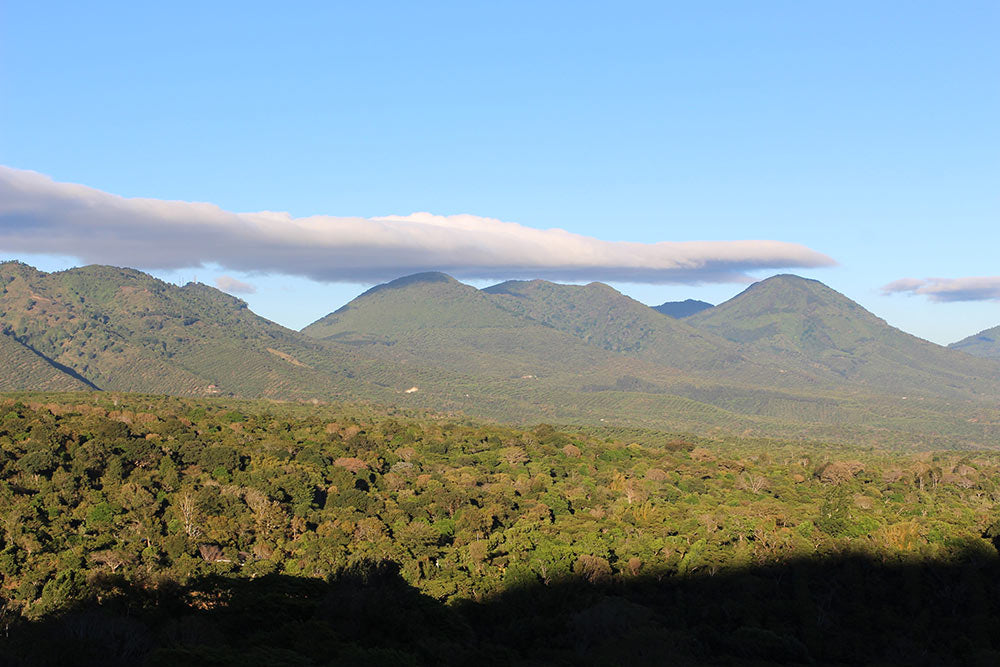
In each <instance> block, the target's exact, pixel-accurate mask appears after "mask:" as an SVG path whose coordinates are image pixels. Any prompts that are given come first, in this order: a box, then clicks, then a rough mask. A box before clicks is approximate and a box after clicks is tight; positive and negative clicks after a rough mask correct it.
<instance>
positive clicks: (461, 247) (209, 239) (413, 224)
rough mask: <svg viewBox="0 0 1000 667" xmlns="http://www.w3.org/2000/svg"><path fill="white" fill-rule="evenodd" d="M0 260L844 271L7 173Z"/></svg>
mask: <svg viewBox="0 0 1000 667" xmlns="http://www.w3.org/2000/svg"><path fill="white" fill-rule="evenodd" d="M611 223H615V224H617V221H609V228H613V227H614V224H611ZM0 250H2V251H5V252H15V253H16V252H23V253H50V254H59V255H68V256H71V257H76V258H78V259H80V260H81V261H83V262H88V263H90V262H93V263H105V264H117V265H127V266H134V267H138V268H145V269H179V268H188V267H197V266H204V265H206V264H216V265H219V266H221V267H223V268H224V269H228V270H231V271H241V272H264V273H282V274H288V275H298V276H305V277H308V278H311V279H314V280H319V281H324V282H377V281H382V280H387V279H391V278H396V277H399V276H402V275H406V274H408V273H417V272H420V271H429V270H437V271H445V272H447V273H450V274H452V275H454V276H455V277H458V278H470V279H474V278H483V279H507V278H526V277H527V278H549V279H553V280H607V281H622V282H640V283H701V282H750V281H751V280H752V278H751V277H750V276H749V275H747V272H749V271H754V270H765V269H786V268H795V267H820V266H831V265H833V264H835V262H834V261H833V260H832V259H831V258H830V257H827V256H826V255H824V254H821V253H819V252H816V251H815V250H812V249H810V248H807V247H805V246H802V245H799V244H795V243H785V242H782V241H766V240H752V241H693V242H669V241H665V242H660V243H631V242H616V241H603V240H600V239H596V238H592V237H588V236H581V235H579V234H573V233H570V232H567V231H564V230H561V229H545V230H542V229H534V228H531V227H525V226H523V225H520V224H517V223H513V222H503V221H500V220H495V219H492V218H481V217H477V216H473V215H452V216H439V215H432V214H430V213H414V214H412V215H406V216H396V215H390V216H385V217H377V218H349V217H332V216H312V217H306V218H293V217H292V216H291V215H289V214H287V213H275V212H271V211H261V212H258V213H232V212H229V211H225V210H223V209H221V208H219V207H218V206H215V205H213V204H206V203H193V202H183V201H165V200H159V199H126V198H124V197H119V196H117V195H113V194H109V193H106V192H102V191H100V190H95V189H93V188H89V187H85V186H82V185H75V184H70V183H58V182H55V181H53V180H52V179H50V178H49V177H47V176H44V175H42V174H39V173H36V172H32V171H24V170H18V169H13V168H10V167H2V166H0Z"/></svg>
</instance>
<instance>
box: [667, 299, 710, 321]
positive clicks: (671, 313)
mask: <svg viewBox="0 0 1000 667" xmlns="http://www.w3.org/2000/svg"><path fill="white" fill-rule="evenodd" d="M712 307H713V306H712V304H710V303H708V302H706V301H698V300H697V299H684V300H683V301H667V302H666V303H661V304H660V305H659V306H653V310H655V311H656V312H658V313H662V314H663V315H666V316H668V317H673V318H675V319H682V318H684V317H690V316H691V315H694V314H695V313H700V312H701V311H703V310H708V309H709V308H712Z"/></svg>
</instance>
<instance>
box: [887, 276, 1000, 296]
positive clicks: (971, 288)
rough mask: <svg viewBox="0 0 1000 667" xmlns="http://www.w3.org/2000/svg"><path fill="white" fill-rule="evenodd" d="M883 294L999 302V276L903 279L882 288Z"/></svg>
mask: <svg viewBox="0 0 1000 667" xmlns="http://www.w3.org/2000/svg"><path fill="white" fill-rule="evenodd" d="M882 293H883V294H897V293H908V294H920V295H922V296H926V297H927V298H928V299H930V300H931V301H938V302H947V301H1000V276H971V277H967V278H925V279H923V280H921V279H919V278H903V279H901V280H894V281H893V282H891V283H889V284H888V285H885V286H883V287H882Z"/></svg>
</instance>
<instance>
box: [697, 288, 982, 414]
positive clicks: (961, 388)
mask: <svg viewBox="0 0 1000 667" xmlns="http://www.w3.org/2000/svg"><path fill="white" fill-rule="evenodd" d="M684 321H685V322H687V323H689V324H690V325H691V326H693V327H695V328H697V329H700V330H703V331H707V332H711V333H714V334H717V335H719V336H721V337H723V338H726V339H727V340H730V341H732V342H734V343H739V344H741V345H743V346H744V347H745V348H747V349H755V350H758V351H760V352H764V353H769V354H776V355H779V356H780V357H781V358H782V359H783V360H784V363H785V364H786V366H787V368H789V369H790V370H791V369H796V368H800V369H811V370H812V371H813V372H814V373H817V374H819V376H820V377H821V378H823V379H824V381H831V380H833V381H837V382H845V381H846V382H848V383H852V384H853V385H854V386H859V387H865V388H867V389H868V390H869V391H888V392H892V393H894V394H897V395H903V396H912V395H914V394H916V395H919V396H930V395H934V396H938V397H949V398H973V399H977V398H979V399H981V398H983V397H984V396H996V394H997V386H998V382H1000V364H997V363H995V362H992V361H982V360H977V359H972V358H970V357H967V356H965V355H959V354H955V353H954V352H953V351H951V350H948V349H947V348H944V347H941V346H940V345H935V344H933V343H930V342H928V341H925V340H922V339H919V338H917V337H915V336H911V335H910V334H907V333H905V332H903V331H900V330H899V329H896V328H895V327H891V326H889V325H888V324H886V322H885V321H884V320H882V319H880V318H878V317H876V316H875V315H873V314H872V313H870V312H868V311H867V310H865V309H864V308H862V307H861V306H860V305H858V304H857V303H855V302H853V301H851V300H850V299H848V298H847V297H845V296H844V295H842V294H840V293H839V292H836V291H834V290H832V289H830V288H829V287H827V286H826V285H824V284H823V283H821V282H819V281H816V280H807V279H805V278H800V277H798V276H790V275H782V276H775V277H773V278H768V279H767V280H762V281H760V282H758V283H754V284H753V285H751V286H750V287H748V288H747V289H746V290H745V291H744V292H742V293H741V294H739V295H737V296H735V297H733V298H732V299H730V300H729V301H726V302H725V303H721V304H719V305H718V306H715V307H714V308H712V309H710V310H706V311H703V312H701V313H698V314H696V315H692V316H691V317H689V318H686V319H685V320H684Z"/></svg>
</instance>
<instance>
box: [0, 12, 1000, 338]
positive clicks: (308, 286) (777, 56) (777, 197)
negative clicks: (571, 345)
mask: <svg viewBox="0 0 1000 667" xmlns="http://www.w3.org/2000/svg"><path fill="white" fill-rule="evenodd" d="M997 35H1000V3H998V2H996V1H995V0H989V1H986V2H943V1H942V2H914V1H908V2H871V1H870V0H869V1H865V2H836V3H833V2H828V3H819V2H698V3H666V2H649V3H638V2H615V3H610V2H608V3H586V2H548V3H538V2H531V3H528V2H504V3H470V2H455V3H441V2H424V3H414V2H399V3H386V2H322V3H307V2H292V3H273V2H269V3H260V4H257V3H252V2H245V1H244V2H239V3H235V2H234V3H227V2H208V3H204V2H199V3H188V2H170V3H141V2H139V3H137V2H127V3H126V2H121V3H111V2H92V3H71V2H60V3H50V2H13V1H11V0H7V1H3V0H0V165H5V166H7V167H12V168H14V169H17V170H32V171H35V172H39V173H41V174H44V175H45V176H47V177H50V178H51V179H53V180H54V181H56V182H68V183H79V184H82V185H86V186H88V187H90V188H95V189H97V190H100V191H103V192H107V193H112V194H114V195H121V196H124V197H143V198H153V199H162V200H179V201H187V202H210V203H212V204H215V205H217V206H219V207H221V209H223V210H225V211H235V212H255V211H265V210H266V211H281V212H287V213H289V214H290V216H291V217H293V218H301V217H306V216H315V215H327V216H341V217H348V218H373V217H383V216H393V215H398V216H406V215H408V214H411V213H414V212H423V211H426V212H430V213H433V214H435V215H440V216H450V215H457V214H470V215H474V216H481V217H484V218H496V219H499V220H503V221H508V222H516V223H520V225H523V226H524V227H526V228H534V229H540V230H544V229H550V228H561V229H564V230H567V231H569V232H573V233H575V234H578V235H582V236H585V237H593V238H595V239H600V240H603V241H631V242H638V243H644V244H649V243H655V242H660V241H740V240H754V239H767V240H775V241H782V242H788V243H795V244H802V245H803V246H806V247H807V248H809V249H811V250H813V251H816V252H817V253H822V254H824V255H826V256H828V257H831V258H833V259H834V260H835V261H836V262H837V265H836V266H832V267H823V266H814V267H813V268H791V269H789V270H791V271H793V272H795V273H799V274H801V275H806V276H809V277H813V278H817V279H819V280H822V281H823V282H825V283H827V284H828V285H830V286H831V287H834V288H835V289H837V290H839V291H841V292H844V293H845V294H847V295H848V296H850V297H851V298H853V299H855V300H857V301H859V302H860V303H862V304H863V305H864V306H866V307H867V308H868V309H870V310H872V311H873V312H875V313H876V314H877V315H879V316H881V317H884V318H885V319H887V320H888V321H889V322H890V323H891V324H894V325H896V326H899V327H901V328H903V329H905V330H907V331H910V332H912V333H915V334H917V335H920V336H922V337H925V338H928V339H931V340H934V341H936V342H941V343H948V342H952V341H954V340H957V339H959V338H963V337H964V336H966V335H969V334H972V333H975V332H977V331H979V330H981V329H984V328H987V327H991V326H996V325H998V324H1000V300H998V299H1000V278H997V276H1000V260H998V245H1000V243H998V242H1000V120H998V119H1000V39H998V37H997ZM0 205H2V202H0ZM11 219H12V218H11ZM8 224H13V223H9V222H8ZM24 247H28V246H24ZM24 247H22V246H16V247H15V246H10V247H4V246H3V242H2V241H0V258H3V257H18V258H21V259H24V260H25V261H28V262H29V263H34V264H36V265H38V266H40V267H41V268H45V269H57V268H65V267H68V266H72V265H74V264H78V263H80V260H79V258H77V257H72V256H68V255H69V254H70V253H67V252H65V248H64V247H62V246H59V247H58V248H57V247H55V246H53V248H52V251H51V252H48V253H46V254H37V253H28V252H25V251H24ZM31 247H32V248H34V247H35V246H31ZM42 249H43V250H44V249H45V248H42ZM134 263H135V264H137V265H138V264H140V263H141V262H140V261H138V256H137V261H136V262H134ZM260 266H261V267H262V268H261V269H259V270H254V267H253V266H251V265H250V264H248V263H243V264H241V265H240V267H239V270H235V269H234V268H233V266H221V265H214V264H211V263H210V264H209V265H207V266H203V267H201V268H182V269H173V270H167V269H161V270H157V271H154V272H155V273H156V274H157V275H160V276H162V277H165V278H167V279H171V280H174V281H180V282H186V281H187V280H190V279H191V278H192V277H194V276H197V278H198V280H200V281H202V282H205V283H209V284H213V283H214V282H215V280H216V279H217V278H218V277H219V276H220V275H223V274H225V275H227V276H230V277H231V278H233V279H235V280H236V281H242V282H244V283H248V284H251V285H253V286H254V287H255V288H256V292H255V293H252V294H249V293H243V294H240V296H241V297H242V298H245V299H246V300H247V301H248V302H249V303H250V306H251V308H253V309H254V310H255V311H257V312H258V313H260V314H262V315H264V316H266V317H269V318H271V319H274V320H276V321H278V322H280V323H282V324H285V325H288V326H292V327H295V328H298V327H301V326H303V325H305V324H307V323H309V322H311V321H312V320H314V319H316V318H318V317H320V316H322V315H324V314H326V313H327V312H329V311H331V310H333V309H335V308H337V307H339V306H340V305H342V304H343V303H345V302H346V301H348V300H349V299H350V298H352V297H353V296H354V295H356V294H357V293H358V292H360V291H361V290H363V289H365V288H366V287H367V286H369V284H370V280H369V281H358V282H346V283H345V282H319V281H317V280H313V279H310V278H307V277H303V276H292V275H287V274H286V273H284V272H281V271H278V270H275V269H274V268H273V267H271V268H267V267H265V266H264V264H261V265H260ZM269 266H270V265H269ZM139 268H148V267H143V266H139ZM262 271H266V273H265V272H262ZM775 272H778V271H777V270H752V271H750V274H751V275H753V276H756V277H766V276H767V275H770V274H771V273H775ZM525 277H529V276H525ZM970 277H977V278H982V279H984V280H980V281H979V282H977V283H975V284H976V285H978V286H980V287H981V289H977V290H972V291H969V290H966V291H953V292H952V294H960V295H961V296H963V298H969V299H972V300H966V301H948V300H947V299H948V298H951V297H942V296H940V294H941V293H942V292H940V291H937V292H936V291H935V290H934V289H925V290H924V294H914V293H913V290H914V289H920V285H923V286H924V287H927V286H930V287H934V286H935V285H939V284H941V285H945V287H947V286H948V285H951V283H947V282H938V283H935V282H933V281H932V282H929V283H928V282H922V283H912V284H910V286H909V287H907V289H909V290H910V291H908V292H907V291H902V292H899V293H896V294H890V295H885V294H882V293H881V291H880V289H881V288H882V287H883V286H884V285H886V284H888V283H891V282H893V281H897V280H900V279H903V278H912V279H920V280H922V281H923V280H925V279H928V278H937V279H946V280H951V279H964V278H970ZM595 278H601V279H604V277H603V276H601V275H595ZM332 279H335V280H337V281H340V280H345V278H344V277H343V276H342V275H338V276H333V277H332ZM580 279H586V276H583V275H581V276H580ZM692 280H694V281H695V282H697V280H695V279H694V278H692V279H691V280H689V281H688V282H691V281H692ZM610 282H612V284H614V285H615V286H616V287H618V288H619V289H621V290H622V291H624V292H626V293H627V294H630V295H632V296H634V297H635V298H637V299H639V300H640V301H643V302H646V303H650V304H657V303H660V302H663V301H667V300H675V299H683V298H688V297H691V298H699V299H704V300H708V301H712V302H718V301H721V300H724V299H726V298H728V297H730V296H732V295H734V294H735V293H737V292H739V291H740V290H742V289H743V287H744V286H745V285H743V284H740V283H736V282H722V283H718V282H709V283H703V284H667V285H663V284H659V285H657V284H640V283H631V282H623V281H622V280H617V281H610ZM231 284H235V283H231ZM476 284H485V282H477V283H476ZM955 284H956V285H957V284H958V283H955ZM962 284H965V283H962ZM237 288H238V285H237ZM956 290H957V288H956ZM935 295H937V296H936V298H937V299H938V300H934V297H935Z"/></svg>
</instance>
